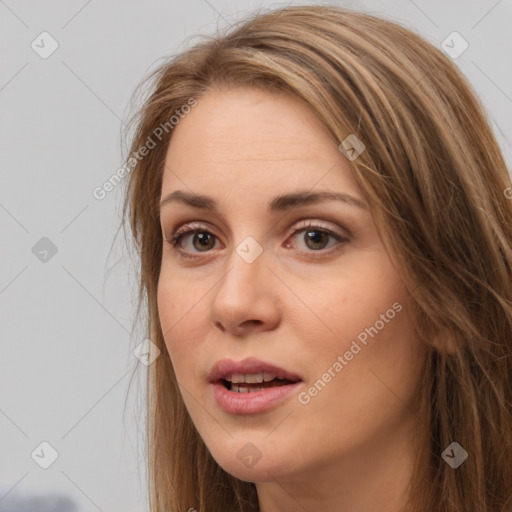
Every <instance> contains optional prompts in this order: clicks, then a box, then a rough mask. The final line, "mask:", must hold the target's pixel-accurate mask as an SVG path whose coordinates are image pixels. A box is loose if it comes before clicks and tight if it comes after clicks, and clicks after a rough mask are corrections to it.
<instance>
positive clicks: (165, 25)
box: [0, 0, 512, 512]
mask: <svg viewBox="0 0 512 512" xmlns="http://www.w3.org/2000/svg"><path fill="white" fill-rule="evenodd" d="M287 3H295V4H299V3H306V2H289V1H288V2H266V1H263V0H261V1H256V0H254V1H245V2H240V1H239V2H235V1H234V0H230V1H228V0H208V1H206V0H190V1H187V2H178V1H168V2H164V1H156V0H152V1H146V2H142V1H129V2H122V1H120V0H108V1H103V2H101V1H100V0H90V1H84V0H74V1H67V2H65V1H63V0H60V1H48V2H35V1H32V2H30V1H23V0H5V1H4V0H0V38H1V46H2V49H3V51H2V53H1V59H2V65H1V66H0V105H1V108H2V115H1V117H0V144H1V162H2V165H1V167H0V172H1V179H2V186H1V188H0V222H1V228H2V237H1V250H0V259H1V265H0V307H1V308H2V317H1V318H2V320H1V343H2V345H1V349H2V351H1V354H2V355H1V374H0V375H1V377H0V432H1V436H0V461H1V463H0V512H5V511H15V510H16V511H22V512H27V511H29V510H34V511H35V510H37V511H38V512H45V511H50V510H51V511H60V512H66V511H72V510H76V511H83V512H87V511H95V510H100V511H104V512H107V511H112V512H118V511H123V512H130V511H143V510H147V509H148V507H147V504H146V486H145V478H146V475H145V472H144V471H145V470H144V447H143V445H142V443H141V440H142V439H143V437H142V435H143V429H144V424H143V421H142V415H143V412H144V403H143V397H144V394H143V393H141V392H140V390H142V389H143V387H144V383H145V381H144V371H145V366H144V365H142V364H141V363H140V362H139V361H138V360H137V359H136V358H135V357H134V355H133V353H132V352H133V350H134V348H135V347H136V346H137V345H138V344H139V343H141V341H142V340H143V339H144V337H143V334H141V333H140V332H141V331H140V330H137V329H136V330H135V331H134V332H133V334H130V333H131V332H132V328H133V316H134V310H133V305H134V293H133V278H132V277H131V276H132V274H133V272H132V267H131V266H130V265H131V264H130V262H129V258H128V256H127V254H126V250H125V248H124V245H123V237H122V235H121V236H118V237H117V239H115V234H116V232H117V229H118V227H119V222H120V213H119V212H120V205H121V199H122V195H121V193H122V188H121V187H119V186H118V187H117V188H116V189H115V190H114V191H112V192H110V193H109V194H108V195H107V197H106V198H105V199H103V200H101V201H100V200H97V199H95V198H94V197H93V195H92V190H93V189H94V188H95V187H97V186H101V185H102V184H103V183H104V182H105V180H107V179H108V178H109V177H110V176H111V175H112V174H113V173H114V172H115V171H116V170H117V169H118V168H119V167H120V165H121V164H122V161H121V146H120V133H121V131H120V129H121V125H122V123H123V121H126V119H127V115H128V113H129V112H130V110H128V106H129V99H130V96H131V94H132V92H133V90H134V88H135V87H136V85H137V84H138V83H139V81H140V80H141V79H142V78H143V77H144V76H145V75H146V74H147V73H148V72H149V71H150V70H151V69H154V67H155V66H156V65H157V64H158V62H157V61H158V59H160V58H162V57H165V56H167V55H169V54H171V53H175V52H177V51H179V50H182V49H184V48H185V47H186V44H192V43H193V42H194V41H195V40H196V39H195V38H194V37H193V36H195V35H197V34H206V33H211V32H212V31H214V30H215V28H216V27H217V26H219V27H223V26H225V25H226V24H230V23H232V22H234V21H235V20H238V19H239V18H240V17H241V16H243V15H244V14H246V13H248V12H250V11H253V10H254V9H257V8H261V7H272V6H274V7H277V6H279V5H285V4H287ZM310 3H313V2H310ZM332 3H335V4H338V5H342V6H346V7H350V8H353V9H356V10H363V11H368V12H371V13H374V14H379V15H381V16H383V17H388V18H391V19H393V20H396V21H399V22H402V23H403V24H405V25H406V26H408V27H410V28H413V29H415V30H416V31H417V32H419V33H420V34H422V35H423V36H424V37H425V38H426V39H427V40H429V41H430V42H432V43H433V44H435V45H436V46H440V44H441V41H443V40H444V39H445V38H446V37H447V36H448V35H449V34H450V33H451V32H453V31H457V32H459V33H460V34H461V35H462V36H463V37H464V39H466V40H467V42H468V43H469V48H468V50H467V51H466V52H465V53H463V54H462V55H461V56H460V57H459V58H457V59H456V62H457V64H458V66H459V67H460V69H461V70H462V71H463V72H464V73H465V74H466V76H467V77H468V78H469V79H470V81H471V82H472V84H473V85H474V87H475V89H476V90H477V93H478V94H479V96H480V98H481V100H482V102H483V104H484V106H485V108H486V110H487V112H488V115H489V117H490V119H491V121H492V124H493V127H494V130H495V133H496V136H497V138H498V141H499V143H500V145H501V147H502V149H503V152H504V154H505V157H506V159H507V162H508V163H509V166H510V163H511V161H512V151H511V139H512V70H511V66H510V63H511V62H512V37H511V30H510V26H511V22H512V1H510V0H508V1H507V0H501V1H495V0H488V1H483V0H479V1H476V0H472V1H467V0H457V1H438V0H436V1H427V0H416V1H412V0H395V1H389V2H377V1H339V2H332ZM43 31H47V32H49V33H50V34H51V36H52V37H53V38H54V39H55V40H56V41H57V42H58V45H59V46H58V49H57V50H56V51H55V52H54V53H53V54H52V55H50V56H49V57H48V58H46V59H43V58H42V57H40V55H39V54H38V53H36V51H34V50H33V49H32V47H31V43H32V42H33V41H34V40H35V41H36V43H38V41H39V43H38V44H39V46H42V45H43V43H41V42H40V40H41V39H40V37H39V34H41V32H43ZM44 45H45V48H46V49H48V48H49V42H48V40H46V43H44ZM468 128H469V129H470V128H471V127H468ZM43 237H46V238H48V239H49V240H51V242H52V244H54V246H55V247H56V249H57V252H56V254H54V255H52V253H51V251H50V252H48V253H47V254H45V253H44V250H48V247H47V246H46V245H45V244H47V242H45V241H43V242H39V244H42V245H36V244H37V243H38V241H39V240H40V239H41V238H43ZM34 246H36V249H33V247H34ZM38 251H43V252H40V253H39V255H38V254H37V253H38ZM34 252H35V253H36V254H34ZM41 258H43V260H44V258H46V260H45V261H41ZM137 365H138V367H137ZM132 374H133V375H134V378H133V379H132ZM130 383H131V385H130ZM125 405H126V409H124V408H125ZM43 441H46V442H48V443H49V444H50V445H51V446H52V447H53V448H54V449H55V450H56V451H57V452H58V454H59V456H58V458H57V460H56V461H55V462H54V463H53V464H52V465H51V466H50V467H49V468H48V469H42V468H41V467H40V466H39V465H38V464H37V463H36V462H35V461H34V460H33V458H32V457H31V453H32V452H33V451H34V450H35V449H37V450H36V454H39V459H37V456H34V458H35V459H36V460H43V459H45V457H46V458H48V457H50V452H49V450H48V449H47V448H45V447H44V446H43V447H39V445H40V443H41V442H43ZM46 460H48V459H46ZM36 502H37V504H36V505H35V503H36Z"/></svg>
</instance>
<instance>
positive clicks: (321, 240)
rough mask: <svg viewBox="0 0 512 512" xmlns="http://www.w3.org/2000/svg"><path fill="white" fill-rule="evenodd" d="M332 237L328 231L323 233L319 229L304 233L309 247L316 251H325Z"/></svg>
mask: <svg viewBox="0 0 512 512" xmlns="http://www.w3.org/2000/svg"><path fill="white" fill-rule="evenodd" d="M331 236H332V235H330V234H329V233H327V232H326V231H321V230H319V229H308V230H307V231H305V232H304V240H305V242H306V245H307V247H309V248H310V249H314V250H318V249H324V248H325V247H326V245H327V244H328V243H329V238H331Z"/></svg>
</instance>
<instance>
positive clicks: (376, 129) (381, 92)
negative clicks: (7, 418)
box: [123, 6, 512, 512]
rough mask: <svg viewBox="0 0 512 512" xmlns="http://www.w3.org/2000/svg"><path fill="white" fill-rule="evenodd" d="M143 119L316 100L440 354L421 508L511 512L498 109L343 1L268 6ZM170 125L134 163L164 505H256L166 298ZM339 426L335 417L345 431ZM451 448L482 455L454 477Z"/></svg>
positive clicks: (185, 63)
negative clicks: (199, 403) (176, 353)
mask: <svg viewBox="0 0 512 512" xmlns="http://www.w3.org/2000/svg"><path fill="white" fill-rule="evenodd" d="M148 81H151V83H152V84H153V85H152V88H151V92H150V94H149V97H148V98H147V99H146V100H145V102H144V105H143V107H142V109H141V110H140V112H138V114H137V115H136V116H135V117H134V119H133V122H134V123H135V124H136V130H135V133H134V135H133V139H132V142H131V150H132V151H136V150H137V148H139V147H141V146H142V145H144V143H145V141H146V140H147V139H148V137H150V136H151V134H152V133H153V130H154V129H155V127H156V126H158V125H160V124H162V123H165V122H166V121H167V120H168V118H169V116H171V115H172V113H173V112H174V111H175V110H176V109H178V108H180V107H181V106H182V105H184V104H186V103H187V101H188V100H189V99H190V98H195V99H196V100H197V101H198V102H200V101H201V96H202V95H204V94H206V93H208V92H211V91H214V90H222V89H223V88H226V87H247V86H249V87H261V88H264V89H266V90H268V91H271V92H274V93H276V94H281V93H283V94H291V95H293V96H294V97H296V98H299V99H301V100H302V101H304V102H306V103H307V104H308V105H309V107H310V108H311V109H312V110H313V111H314V112H315V113H316V115H317V116H318V117H319V118H320V120H321V121H322V122H323V123H324V124H325V126H326V127H327V128H328V130H329V132H330V134H331V135H332V137H333V140H334V141H335V142H336V143H337V144H339V143H340V142H341V141H343V140H344V139H345V138H346V137H347V136H348V135H350V134H354V135H356V136H357V137H358V138H359V139H360V140H361V141H363V143H364V145H365V148H366V149H365V151H364V152H363V153H362V154H361V155H360V156H359V157H358V158H357V159H356V160H354V161H353V162H351V165H352V168H353V172H354V176H355V178H356V180H357V182H358V184H359V186H360V187H361V190H362V191H363V193H364V195H365V197H366V198H367V199H368V202H369V204H370V206H371V210H372V215H373V217H374V220H375V223H376V225H377V229H378V231H379V233H380V234H381V237H382V240H383V243H384V244H385V246H386V249H387V251H388V252H389V254H390V256H391V257H392V258H393V260H394V263H395V265H396V267H397V268H398V269H399V270H400V272H401V274H402V277H403V279H404V282H405V284H406V286H407V287H408V290H409V292H410V294H411V297H412V299H413V300H412V303H413V306H414V308H413V313H414V317H413V319H414V322H415V326H416V332H417V335H418V337H419V338H420V339H421V340H422V341H423V342H424V343H425V344H426V345H427V346H428V347H429V354H428V359H427V362H426V366H425V371H424V374H423V375H422V379H421V381H420V386H419V389H418V393H419V400H420V405H421V407H420V414H419V415H418V418H417V427H418V430H417V436H418V440H419V443H418V445H419V446H421V447H422V449H420V450H419V451H418V452H417V453H416V461H415V469H414V474H413V477H412V481H411V485H410V489H409V491H410V493H409V503H408V504H407V508H406V510H408V511H409V510H410V511H414V512H419V511H425V512H426V511H431V510H436V511H439V512H510V511H511V510H512V417H511V406H512V378H511V376H512V361H511V353H512V202H511V201H510V200H509V199H507V197H506V196H505V194H504V190H505V189H506V188H507V186H510V183H509V182H510V178H509V174H508V171H507V167H506V164H505V161H504V159H503V156H502V154H501V152H500V149H499V146H498V144H497V142H496V139H495V137H494V136H493V133H492V130H491V128H490V126H489V122H488V121H487V118H486V115H485V112H484V110H483V108H482V106H481V105H480V103H479V102H478V100H477V98H476V94H475V93H474V92H473V90H472V88H471V86H470V84H469V83H468V81H467V80H466V79H465V78H464V76H463V75H462V73H461V72H460V71H459V70H458V68H457V67H456V66H455V65H454V64H453V62H452V61H450V59H449V58H448V57H447V56H445V55H444V54H443V53H442V52H441V51H440V50H438V49H436V48H435V47H433V46H432V45H430V44H429V43H428V42H427V41H425V40H424V39H422V38H421V37H420V36H418V35H416V34H415V33H413V32H412V31H410V30H408V29H406V28H404V27H402V26H400V25H398V24H396V23H393V22H391V21H387V20H383V19H380V18H377V17H374V16H371V15H367V14H363V13H358V12H353V11H349V10H346V9H342V8H339V7H332V6H300V7H287V8H284V9H279V10H275V11H272V12H268V13H264V14H260V15H258V16H253V17H251V18H250V19H247V20H244V21H243V22H242V23H240V24H239V25H238V26H236V27H234V28H232V29H230V30H229V31H228V32H227V33H225V34H220V35H216V36H214V37H210V38H207V39H206V40H205V41H203V42H201V43H199V44H197V45H195V46H194V47H192V48H191V49H189V50H187V51H185V52H183V53H181V54H179V55H177V56H175V57H173V58H171V59H169V60H168V61H166V62H165V63H164V64H162V65H161V66H160V67H159V68H158V69H157V70H156V71H155V72H154V73H153V74H151V76H149V77H148ZM171 136H172V131H169V133H166V135H165V136H164V137H163V138H162V141H161V142H160V143H159V144H157V146H156V147H155V148H154V149H152V150H151V152H150V153H149V154H148V155H147V156H146V157H145V158H144V159H142V160H141V161H139V162H137V164H136V165H135V167H134V168H133V170H132V172H131V174H130V176H129V178H128V183H127V189H126V199H125V204H124V211H123V213H124V216H125V218H128V219H129V222H130V226H131V229H132V232H133V236H134V240H135V244H136V247H137V249H138V250H139V252H140V276H139V277H140V288H139V293H140V304H142V302H145V307H146V308H147V312H148V318H147V330H148V335H149V337H150V338H151V340H152V341H153V342H154V343H155V344H156V345H157V346H158V348H159V349H160V350H161V351H162V352H163V354H162V356H161V357H159V358H157V359H156V361H155V362H154V363H153V364H152V365H150V366H149V367H148V387H147V404H148V418H147V435H148V451H149V480H150V505H151V510H152V512H164V511H166V512H170V511H172V512H182V511H187V510H189V509H190V508H196V509H198V510H201V511H208V512H221V511H222V512H225V511H230V512H231V511H240V512H242V511H243V512H248V511H251V512H252V511H257V510H258V502H257V495H256V490H255V486H254V484H252V483H248V482H243V481H240V480H238V479H236V478H234V477H233V476H231V475H229V474H228V473H226V472H225V471H224V470H223V469H222V468H220V466H219V465H218V464H217V463H216V462H215V460H214V459H213V458H212V456H211V455H210V453H209V451H208V449H207V448H206V446H205V444H204V443H203V441H202V439H201V438H200V436H199V434H198V433H197V431H196V429H195V427H194V425H193V423H192V421H191V419H190V417H189V415H188V413H187V411H186V408H185V405H184V402H183V399H182V397H181V394H180V391H179V388H178V384H177V381H176V377H175V374H174V370H173V368H172V364H171V360H170V358H169V356H168V354H167V350H166V346H165V342H164V338H163V333H162V329H161V326H160V322H159V316H158V309H157V302H156V296H157V286H158V277H159V272H160V262H161V253H162V235H161V229H160V225H159V214H158V203H159V198H160V194H161V184H162V174H163V170H164V161H165V154H166V150H167V147H168V143H169V140H170V137H171ZM333 428H336V427H335V426H334V425H333ZM453 441H456V442H458V443H459V444H460V445H462V446H463V447H464V448H465V449H466V451H468V453H469V457H468V459H467V460H466V461H465V462H464V463H463V464H462V465H461V466H460V467H459V468H457V469H456V470H454V469H452V468H451V467H450V466H449V465H448V464H446V462H445V461H444V460H443V459H442V458H441V453H442V452H443V450H444V449H445V448H446V447H447V446H448V445H450V444H451V443H452V442H453Z"/></svg>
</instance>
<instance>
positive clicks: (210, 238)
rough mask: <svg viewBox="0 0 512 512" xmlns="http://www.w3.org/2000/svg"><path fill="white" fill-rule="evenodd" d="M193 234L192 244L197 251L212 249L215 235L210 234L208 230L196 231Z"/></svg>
mask: <svg viewBox="0 0 512 512" xmlns="http://www.w3.org/2000/svg"><path fill="white" fill-rule="evenodd" d="M193 234H194V236H193V237H192V246H193V247H194V249H197V250H198V251H203V250H204V251H207V250H209V249H213V247H214V245H215V235H212V234H211V233H209V232H208V231H196V232H194V233H193ZM196 242H197V244H196Z"/></svg>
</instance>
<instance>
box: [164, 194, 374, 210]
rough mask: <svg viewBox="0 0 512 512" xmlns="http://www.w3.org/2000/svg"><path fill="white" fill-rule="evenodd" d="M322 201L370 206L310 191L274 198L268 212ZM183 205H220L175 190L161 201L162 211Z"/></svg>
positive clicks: (215, 207) (211, 207)
mask: <svg viewBox="0 0 512 512" xmlns="http://www.w3.org/2000/svg"><path fill="white" fill-rule="evenodd" d="M322 201H341V202H342V203H345V204H348V205H349V206H356V207H358V208H361V209H364V210H366V209H368V205H367V204H366V203H365V202H364V201H361V200H359V199H357V198H355V197H353V196H351V195H350V194H341V193H338V192H332V191H330V190H320V191H317V192H310V191H308V190H304V191H302V190H301V191H298V192H291V193H289V194H283V195H280V196H276V197H274V198H273V199H272V200H271V201H269V203H268V210H269V211H270V212H271V213H275V212H283V211H287V210H291V209H292V208H295V207H297V206H307V205H311V204H317V203H320V202H322ZM175 202H178V203H182V204H186V205H188V206H190V207H192V208H199V209H204V210H209V211H211V212H215V213H218V211H219V210H218V204H217V202H216V201H215V199H213V198H212V197H210V196H205V195H201V194H194V193H190V192H186V191H184V190H175V191H174V192H171V193H170V194H167V195H166V196H165V197H164V198H163V199H162V200H161V201H160V210H161V209H162V207H164V206H165V205H168V204H170V203H175Z"/></svg>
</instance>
